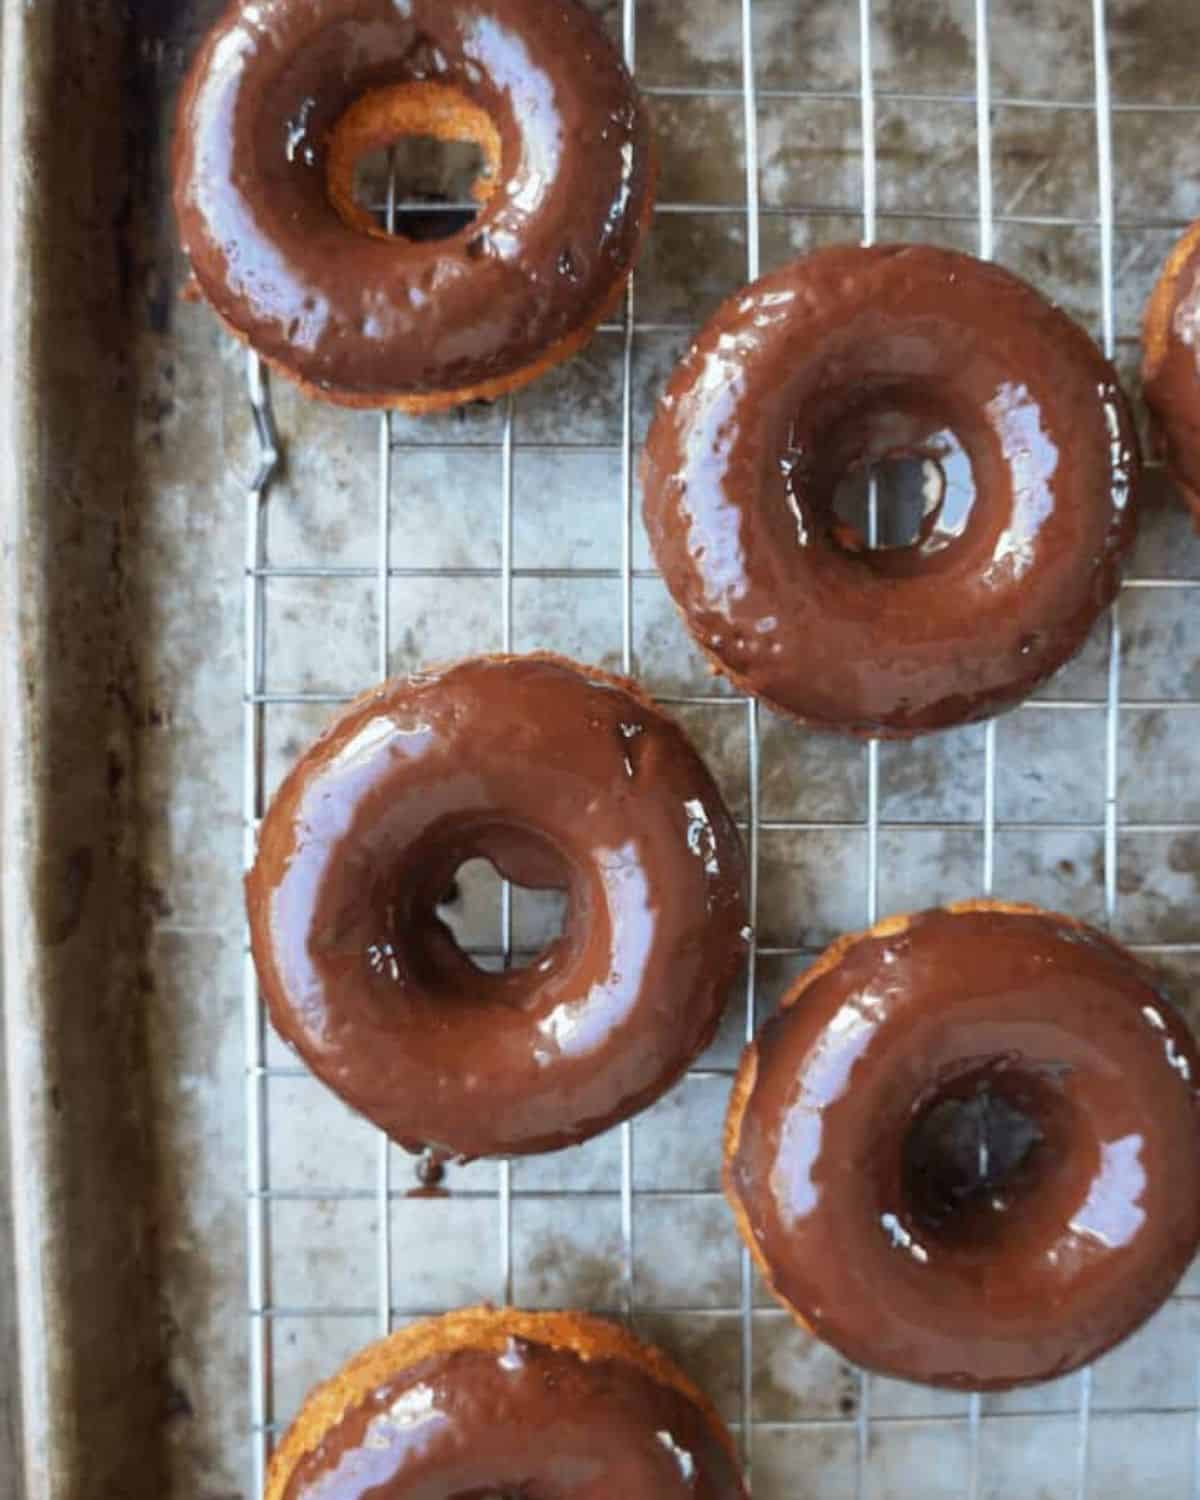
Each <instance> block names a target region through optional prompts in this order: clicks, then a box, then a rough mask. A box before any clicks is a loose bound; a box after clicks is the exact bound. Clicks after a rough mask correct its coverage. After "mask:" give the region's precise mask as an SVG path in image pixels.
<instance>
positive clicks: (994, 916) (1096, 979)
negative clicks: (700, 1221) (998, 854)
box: [727, 905, 1200, 1389]
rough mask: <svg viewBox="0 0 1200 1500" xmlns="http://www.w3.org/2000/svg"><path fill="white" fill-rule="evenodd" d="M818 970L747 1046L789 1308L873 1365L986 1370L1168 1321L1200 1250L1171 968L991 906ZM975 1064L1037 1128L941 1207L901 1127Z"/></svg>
mask: <svg viewBox="0 0 1200 1500" xmlns="http://www.w3.org/2000/svg"><path fill="white" fill-rule="evenodd" d="M815 974H816V977H815V979H813V980H812V981H811V982H810V983H807V984H806V983H805V982H804V981H803V980H802V981H801V982H800V985H799V987H798V989H797V990H796V991H795V992H794V993H793V995H792V996H791V997H789V999H788V1000H786V1001H785V1006H784V1009H783V1011H782V1012H781V1014H780V1015H779V1016H778V1017H777V1018H776V1019H774V1020H773V1021H771V1022H768V1023H767V1025H766V1026H765V1027H764V1028H763V1030H762V1031H761V1032H760V1034H759V1037H758V1039H757V1043H756V1048H755V1051H754V1053H752V1054H748V1059H749V1058H752V1059H753V1061H752V1062H750V1061H747V1062H746V1063H744V1064H743V1066H744V1067H753V1073H752V1074H751V1076H752V1077H753V1086H752V1090H751V1092H750V1094H749V1097H748V1100H747V1102H746V1104H745V1110H744V1114H742V1115H741V1116H740V1119H739V1120H738V1123H737V1135H736V1147H735V1149H734V1151H733V1154H732V1156H731V1158H730V1160H729V1162H728V1176H727V1186H728V1191H729V1193H730V1195H731V1197H732V1198H733V1199H734V1201H735V1202H736V1203H737V1204H738V1205H739V1206H740V1208H741V1209H742V1210H743V1211H744V1213H745V1214H746V1216H747V1228H748V1237H749V1243H750V1244H751V1247H752V1249H753V1250H754V1251H755V1254H756V1258H759V1259H760V1262H761V1263H762V1267H763V1268H764V1269H765V1271H766V1273H767V1274H768V1279H769V1281H770V1283H771V1284H772V1286H773V1288H774V1289H775V1291H776V1294H777V1295H778V1296H779V1297H780V1300H781V1301H783V1302H784V1304H785V1306H789V1307H790V1308H791V1309H793V1310H794V1311H795V1313H796V1315H797V1316H798V1317H800V1318H801V1319H802V1320H803V1321H804V1322H805V1323H806V1324H807V1325H808V1326H809V1327H810V1328H811V1329H812V1331H813V1332H814V1333H815V1334H816V1335H817V1336H819V1337H821V1338H823V1339H825V1340H826V1341H828V1342H829V1343H831V1344H833V1345H834V1346H835V1347H836V1348H838V1349H839V1350H840V1351H841V1353H842V1354H843V1355H844V1356H845V1357H846V1358H848V1359H850V1360H852V1361H853V1362H855V1363H858V1364H862V1365H865V1366H867V1367H868V1368H873V1369H878V1370H881V1371H883V1372H885V1373H888V1374H891V1375H895V1376H898V1377H900V1378H903V1379H911V1380H918V1381H927V1382H930V1383H933V1384H941V1385H950V1386H966V1387H971V1388H977V1389H999V1388H1004V1387H1007V1386H1009V1385H1012V1384H1018V1383H1022V1382H1026V1381H1030V1380H1037V1379H1048V1378H1050V1377H1052V1376H1055V1375H1061V1374H1063V1373H1065V1372H1066V1371H1067V1370H1069V1369H1072V1368H1074V1367H1075V1366H1077V1365H1079V1364H1082V1363H1085V1362H1087V1361H1089V1360H1091V1359H1093V1358H1095V1357H1096V1356H1097V1355H1098V1354H1100V1353H1102V1352H1103V1351H1104V1350H1105V1349H1106V1348H1108V1347H1109V1346H1110V1345H1111V1344H1112V1343H1114V1342H1115V1341H1117V1340H1118V1339H1120V1338H1122V1337H1124V1336H1125V1335H1126V1334H1128V1333H1129V1332H1131V1331H1132V1330H1133V1329H1134V1328H1135V1327H1137V1326H1138V1324H1139V1323H1141V1322H1142V1321H1143V1320H1144V1319H1145V1318H1146V1317H1148V1316H1149V1315H1150V1314H1151V1313H1152V1312H1153V1311H1154V1310H1155V1308H1156V1307H1157V1306H1158V1305H1159V1303H1160V1302H1161V1301H1162V1300H1163V1298H1165V1297H1166V1296H1167V1295H1168V1294H1169V1292H1170V1291H1171V1289H1172V1287H1173V1286H1174V1284H1175V1282H1176V1281H1177V1280H1178V1278H1179V1276H1180V1275H1181V1274H1182V1273H1183V1271H1184V1270H1185V1269H1186V1268H1187V1266H1188V1264H1189V1263H1190V1261H1191V1259H1192V1257H1193V1255H1194V1254H1195V1252H1196V1250H1197V1249H1198V1248H1200V1093H1198V1092H1197V1088H1196V1085H1195V1082H1194V1080H1195V1078H1196V1077H1197V1076H1200V1075H1197V1074H1196V1072H1195V1069H1196V1064H1197V1050H1196V1043H1195V1041H1194V1040H1193V1038H1192V1037H1191V1035H1190V1034H1189V1032H1188V1030H1187V1027H1186V1026H1185V1024H1184V1022H1183V1021H1182V1019H1181V1018H1180V1017H1179V1016H1178V1015H1177V1014H1176V1013H1175V1012H1174V1011H1173V1010H1172V1009H1170V1008H1169V1007H1168V1006H1165V1005H1163V1004H1161V1003H1160V1002H1159V991H1158V989H1157V979H1156V976H1154V975H1153V974H1151V973H1150V972H1149V971H1148V970H1146V969H1145V968H1143V967H1142V966H1141V965H1140V964H1139V963H1138V962H1137V960H1136V959H1134V958H1133V956H1132V955H1130V954H1128V953H1127V952H1125V951H1124V950H1123V949H1121V948H1119V947H1118V946H1117V945H1116V944H1114V943H1112V942H1111V941H1109V940H1108V939H1106V938H1105V937H1103V936H1102V935H1101V934H1099V933H1097V932H1094V931H1092V930H1091V929H1086V928H1081V927H1080V926H1078V925H1077V924H1071V923H1069V922H1067V920H1066V919H1064V918H1058V917H1053V916H1049V915H1045V914H1041V913H1034V912H1032V911H1031V910H1030V909H1020V910H1013V909H1011V908H1009V909H1005V908H1002V907H995V906H989V905H984V906H982V907H977V908H973V909H963V910H959V911H955V912H927V913H922V914H920V915H919V916H917V917H915V918H911V919H909V920H908V921H907V922H906V923H905V924H904V925H903V928H902V929H901V928H898V927H897V926H896V925H895V924H889V925H888V927H887V929H886V930H880V931H879V933H877V934H867V935H865V936H863V937H861V938H859V939H856V940H854V941H853V942H852V943H851V944H850V945H849V946H848V947H847V948H846V949H845V950H844V951H843V952H841V953H840V955H839V957H838V961H837V963H836V965H834V966H833V967H832V968H824V967H823V966H822V965H821V964H818V965H817V968H816V970H815ZM1175 1059H1177V1060H1178V1061H1179V1062H1182V1063H1183V1064H1184V1066H1183V1067H1182V1068H1181V1067H1179V1066H1177V1065H1176V1062H1175V1061H1174V1060H1175ZM979 1079H986V1080H987V1084H988V1087H989V1089H990V1090H992V1091H995V1092H998V1093H999V1095H1000V1096H1001V1097H1002V1098H1004V1099H1005V1100H1006V1102H1007V1103H1008V1104H1009V1106H1010V1108H1011V1109H1013V1110H1017V1111H1021V1112H1023V1113H1024V1114H1025V1116H1026V1118H1028V1119H1029V1120H1031V1121H1032V1122H1033V1124H1034V1125H1035V1127H1036V1135H1035V1137H1034V1140H1033V1144H1032V1145H1031V1146H1030V1147H1029V1148H1028V1150H1027V1152H1026V1153H1025V1154H1024V1155H1023V1156H1022V1157H1021V1158H1020V1159H1019V1160H1018V1161H1017V1163H1016V1165H1015V1166H1014V1168H1013V1170H1012V1172H1011V1174H1010V1175H1008V1176H1007V1177H1005V1178H1003V1179H998V1180H997V1181H996V1183H994V1184H991V1185H988V1186H986V1187H985V1186H983V1185H981V1186H980V1187H979V1189H978V1190H977V1192H976V1195H975V1196H974V1197H973V1198H969V1199H967V1200H966V1202H967V1203H968V1205H969V1206H968V1207H966V1208H964V1207H961V1206H960V1207H959V1208H957V1209H954V1210H946V1211H945V1212H944V1213H941V1214H939V1215H937V1216H934V1217H930V1216H929V1215H928V1214H927V1213H926V1212H925V1211H924V1210H923V1209H922V1208H921V1207H920V1203H919V1201H918V1200H916V1199H914V1198H913V1197H912V1196H911V1193H910V1187H909V1179H908V1178H907V1177H906V1176H905V1171H906V1168H905V1167H904V1165H903V1163H904V1154H903V1153H904V1145H905V1142H906V1140H907V1139H908V1135H909V1132H910V1130H911V1129H912V1128H913V1125H914V1122H916V1121H918V1120H921V1119H923V1118H925V1116H926V1112H927V1111H928V1110H929V1109H930V1108H931V1107H932V1106H934V1105H935V1104H938V1103H940V1102H941V1101H943V1100H945V1099H949V1098H959V1099H969V1098H970V1097H971V1091H972V1090H974V1089H976V1088H977V1087H978V1086H979V1084H978V1080H979ZM737 1097H738V1095H737V1092H736V1091H735V1099H736V1098H737ZM739 1107H740V1106H739Z"/></svg>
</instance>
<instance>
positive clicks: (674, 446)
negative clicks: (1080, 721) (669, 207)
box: [643, 245, 1139, 737]
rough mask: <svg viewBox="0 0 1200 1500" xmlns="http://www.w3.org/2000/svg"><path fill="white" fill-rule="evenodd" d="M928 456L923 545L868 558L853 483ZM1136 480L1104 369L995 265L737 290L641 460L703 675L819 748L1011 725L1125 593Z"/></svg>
mask: <svg viewBox="0 0 1200 1500" xmlns="http://www.w3.org/2000/svg"><path fill="white" fill-rule="evenodd" d="M898 457H907V458H917V459H920V460H922V461H923V463H924V466H925V476H926V493H925V497H924V516H923V519H922V520H921V522H920V527H919V532H918V534H917V536H916V538H915V539H914V540H913V541H912V542H911V544H909V545H904V546H896V547H890V548H870V547H868V545H867V543H866V539H865V537H864V535H863V533H862V530H861V529H860V528H854V527H852V526H849V525H846V524H842V523H841V522H840V521H839V518H838V516H837V514H836V511H835V497H836V494H837V491H838V486H839V483H840V481H842V480H843V479H844V478H845V477H846V476H848V475H849V474H851V473H852V472H854V471H856V470H860V469H862V468H863V467H864V466H867V465H871V464H878V463H880V462H882V461H883V460H885V459H889V458H892V459H894V458H898ZM1138 475H1139V460H1138V453H1137V445H1136V439H1135V436H1134V430H1133V427H1132V424H1131V421H1130V417H1129V412H1128V409H1127V406H1126V402H1125V400H1124V397H1123V396H1122V394H1121V391H1120V390H1119V388H1118V386H1117V380H1116V376H1115V374H1114V372H1113V370H1112V368H1111V366H1110V365H1109V364H1108V363H1107V362H1106V361H1105V360H1104V359H1103V358H1102V357H1101V355H1100V353H1099V351H1098V350H1097V349H1096V348H1095V346H1094V345H1093V344H1092V342H1091V340H1090V339H1089V338H1088V337H1087V336H1086V334H1084V333H1083V332H1082V331H1081V330H1080V329H1079V328H1077V327H1076V326H1075V324H1073V323H1072V322H1071V321H1070V319H1069V318H1067V317H1066V316H1065V315H1064V314H1063V313H1062V312H1060V311H1058V310H1057V309H1056V308H1054V307H1051V306H1050V305H1049V304H1048V303H1047V302H1045V301H1044V300H1043V299H1042V298H1041V297H1040V296H1039V295H1038V294H1037V293H1036V292H1035V291H1033V289H1032V288H1031V287H1029V286H1027V285H1026V284H1025V283H1024V282H1022V281H1019V280H1018V279H1017V278H1016V277H1015V276H1013V275H1011V274H1010V273H1009V272H1007V271H1004V270H1001V269H1000V268H999V267H998V266H994V265H989V264H986V263H984V262H982V261H977V260H974V259H973V258H971V257H970V256H966V255H960V254H956V253H954V252H952V251H949V250H940V249H934V248H932V247H924V246H903V245H890V246H877V247H875V248H873V249H866V250H864V249H859V248H857V247H853V246H838V247H834V248H831V249H826V250H819V251H817V252H816V253H815V254H813V255H810V256H808V257H807V258H806V259H804V260H800V261H797V262H795V263H794V264H792V265H789V266H786V267H784V268H783V269H782V270H779V271H776V272H774V273H772V274H771V275H769V276H765V277H763V278H762V280H760V281H757V282H755V283H754V285H753V286H751V287H748V288H746V289H745V290H744V291H741V292H739V293H737V294H736V295H735V296H733V297H732V298H730V299H729V301H727V302H726V303H725V304H724V306H723V307H722V308H721V309H720V310H719V311H718V312H717V313H716V315H715V316H714V317H713V319H712V320H711V322H710V323H708V325H707V326H706V327H705V328H704V329H703V330H702V332H701V333H700V334H699V336H698V337H697V339H696V341H695V343H694V344H693V345H692V347H691V349H690V351H689V352H688V353H687V355H686V356H685V357H684V359H683V360H682V362H681V363H680V365H679V366H678V368H677V369H676V371H675V373H674V374H673V376H672V377H671V380H670V382H669V384H668V386H667V389H666V393H665V394H664V396H663V398H662V401H661V403H660V405H659V409H658V412H657V414H656V416H655V418H654V422H653V424H652V427H651V430H650V435H649V439H648V442H647V446H646V452H645V458H644V465H643V481H644V492H645V516H646V525H647V528H648V530H649V535H650V542H651V546H652V548H653V551H654V555H655V558H656V560H657V562H658V566H659V568H660V570H661V572H662V574H663V577H664V579H665V581H666V584H667V587H668V588H669V589H670V591H671V593H672V595H673V596H674V599H675V603H676V604H677V605H678V607H679V609H680V611H681V612H682V614H683V617H684V620H685V622H686V624H687V626H688V628H689V630H690V631H691V632H692V634H693V635H694V637H695V638H696V641H697V643H698V644H699V645H700V647H701V648H702V649H703V651H704V652H705V653H706V654H707V656H708V657H709V659H710V661H711V662H712V664H713V666H714V667H715V668H716V669H717V670H718V671H720V672H723V673H724V674H725V675H726V676H727V677H729V678H730V679H731V680H732V681H733V682H734V683H736V684H737V685H738V687H740V688H741V689H743V690H744V691H746V692H749V693H752V694H755V695H756V696H758V697H760V698H762V699H763V700H764V701H765V702H767V703H768V704H770V705H771V707H773V708H775V709H778V710H779V711H781V712H782V713H785V714H789V715H791V716H792V717H794V718H797V719H799V720H801V721H803V722H806V723H809V724H811V725H813V726H815V727H820V728H825V729H837V730H843V731H849V732H853V733H858V734H873V735H881V736H892V737H899V736H905V735H912V734H917V733H921V732H923V731H926V730H932V729H942V728H945V727H947V726H949V725H952V724H960V723H965V722H967V721H969V720H972V719H978V718H982V717H985V716H987V715H990V714H994V713H996V712H998V711H999V710H1000V709H1002V708H1005V707H1007V706H1008V705H1010V704H1013V703H1015V702H1017V701H1018V700H1019V699H1020V698H1022V697H1024V696H1025V695H1026V694H1028V693H1029V692H1030V691H1031V690H1032V689H1033V688H1034V687H1036V686H1037V685H1038V683H1040V682H1041V681H1042V680H1043V679H1044V678H1046V677H1048V676H1049V675H1050V673H1052V672H1053V671H1054V670H1055V669H1056V668H1057V667H1059V666H1061V665H1062V663H1063V662H1064V661H1066V659H1067V658H1068V657H1069V656H1070V655H1071V654H1072V653H1073V652H1074V651H1075V650H1076V649H1077V648H1078V647H1079V646H1080V645H1081V644H1082V642H1083V640H1084V638H1085V637H1086V635H1087V633H1088V631H1089V629H1090V628H1091V626H1092V624H1093V622H1094V621H1095V619H1096V617H1097V616H1098V615H1099V613H1100V612H1101V611H1102V610H1103V609H1104V607H1105V606H1106V605H1107V604H1108V603H1109V602H1110V601H1111V599H1112V598H1113V596H1114V594H1115V592H1116V590H1117V587H1118V582H1119V579H1118V565H1119V563H1120V560H1121V558H1122V556H1123V555H1124V553H1125V552H1126V551H1127V549H1128V548H1129V546H1130V544H1131V542H1132V539H1133V536H1134V530H1135V521H1136V516H1135V512H1136V505H1135V499H1136V488H1137V479H1138Z"/></svg>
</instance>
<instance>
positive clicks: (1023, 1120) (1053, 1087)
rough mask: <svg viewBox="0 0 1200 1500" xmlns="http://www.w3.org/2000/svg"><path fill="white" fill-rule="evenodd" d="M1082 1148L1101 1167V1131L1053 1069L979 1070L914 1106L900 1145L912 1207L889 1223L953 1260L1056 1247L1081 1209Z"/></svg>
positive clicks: (904, 1195) (1004, 1063) (1005, 1065)
mask: <svg viewBox="0 0 1200 1500" xmlns="http://www.w3.org/2000/svg"><path fill="white" fill-rule="evenodd" d="M1081 1152H1082V1153H1085V1154H1087V1155H1089V1156H1095V1157H1096V1162H1095V1163H1094V1164H1093V1163H1090V1162H1089V1166H1091V1167H1092V1168H1093V1170H1094V1168H1095V1167H1096V1166H1098V1165H1099V1152H1098V1148H1097V1143H1096V1140H1095V1137H1094V1133H1093V1131H1092V1130H1091V1129H1090V1127H1089V1126H1088V1124H1087V1122H1086V1120H1084V1119H1083V1118H1082V1117H1081V1116H1080V1115H1079V1113H1078V1112H1077V1111H1076V1110H1075V1109H1074V1108H1073V1106H1072V1105H1071V1104H1070V1102H1069V1101H1068V1099H1067V1097H1066V1094H1065V1092H1064V1090H1063V1088H1062V1086H1061V1080H1059V1079H1057V1078H1056V1077H1055V1075H1054V1072H1053V1070H1051V1069H1046V1068H1038V1069H1037V1070H1034V1069H1032V1068H1028V1067H1023V1066H1022V1065H1021V1064H1020V1062H1019V1061H1013V1060H1011V1059H1009V1058H1001V1059H994V1060H991V1061H989V1062H986V1063H983V1064H980V1065H977V1066H972V1067H970V1068H968V1069H967V1070H965V1071H963V1072H960V1073H958V1074H957V1075H956V1076H955V1077H953V1078H952V1079H950V1080H948V1081H944V1082H941V1083H939V1084H938V1085H937V1086H936V1087H935V1088H933V1089H932V1090H930V1091H929V1093H928V1094H927V1095H926V1097H924V1098H923V1099H922V1100H921V1101H920V1102H919V1103H918V1105H917V1107H916V1108H915V1110H914V1111H913V1113H912V1116H911V1120H910V1123H909V1126H908V1129H907V1131H906V1132H905V1134H904V1137H903V1140H902V1142H901V1147H900V1179H901V1192H900V1197H901V1202H902V1203H903V1205H904V1212H903V1215H902V1218H897V1219H895V1220H894V1221H893V1222H888V1221H889V1220H892V1217H893V1216H891V1215H888V1214H886V1213H885V1214H884V1215H883V1218H884V1221H885V1222H884V1226H883V1227H884V1228H885V1229H886V1230H888V1231H889V1232H890V1233H891V1234H892V1236H893V1239H895V1240H897V1242H900V1241H903V1240H904V1238H905V1237H906V1236H911V1239H912V1241H913V1243H914V1244H917V1245H923V1246H926V1247H928V1248H929V1249H930V1250H933V1249H936V1250H937V1251H938V1252H940V1253H941V1255H942V1256H943V1257H944V1256H946V1255H951V1256H952V1255H954V1254H956V1253H959V1254H963V1255H965V1256H967V1257H969V1258H973V1256H974V1254H975V1253H980V1252H983V1253H986V1252H993V1253H994V1252H995V1251H996V1250H998V1249H999V1248H1000V1247H1001V1246H1007V1245H1015V1244H1017V1243H1021V1244H1026V1243H1032V1242H1042V1243H1052V1242H1054V1241H1055V1240H1057V1238H1058V1237H1059V1235H1060V1234H1061V1232H1062V1230H1063V1227H1064V1225H1065V1224H1066V1223H1067V1222H1068V1221H1069V1220H1070V1218H1071V1215H1072V1212H1073V1210H1074V1209H1075V1208H1076V1207H1077V1206H1078V1205H1076V1204H1074V1203H1072V1202H1070V1201H1069V1199H1070V1195H1071V1192H1072V1189H1071V1186H1070V1184H1071V1182H1072V1181H1074V1182H1075V1183H1076V1184H1077V1182H1078V1177H1077V1176H1076V1175H1075V1173H1076V1172H1077V1170H1078V1161H1079V1153H1081ZM1089 1175H1090V1174H1089ZM910 1248H911V1247H910ZM918 1258H919V1257H918Z"/></svg>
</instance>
